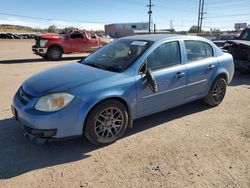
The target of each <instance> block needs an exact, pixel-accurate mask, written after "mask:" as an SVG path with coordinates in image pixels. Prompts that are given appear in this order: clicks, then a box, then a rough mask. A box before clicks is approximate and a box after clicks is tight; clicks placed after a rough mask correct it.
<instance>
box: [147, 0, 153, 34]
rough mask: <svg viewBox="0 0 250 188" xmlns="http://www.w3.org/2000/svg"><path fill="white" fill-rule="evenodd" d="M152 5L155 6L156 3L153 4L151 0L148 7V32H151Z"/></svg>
mask: <svg viewBox="0 0 250 188" xmlns="http://www.w3.org/2000/svg"><path fill="white" fill-rule="evenodd" d="M152 6H154V5H152V2H151V0H149V5H147V7H148V33H150V32H151V14H152V13H153V12H152Z"/></svg>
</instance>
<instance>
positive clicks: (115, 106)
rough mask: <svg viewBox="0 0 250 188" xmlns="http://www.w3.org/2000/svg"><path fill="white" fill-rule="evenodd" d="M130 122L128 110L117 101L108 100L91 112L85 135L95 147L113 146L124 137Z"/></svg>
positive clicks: (85, 127)
mask: <svg viewBox="0 0 250 188" xmlns="http://www.w3.org/2000/svg"><path fill="white" fill-rule="evenodd" d="M128 122H129V116H128V111H127V108H126V107H125V106H124V105H123V104H122V103H121V102H119V101H117V100H106V101H103V102H101V103H99V104H97V105H96V106H95V107H94V108H93V109H92V110H91V111H90V113H89V115H88V117H87V120H86V123H85V126H84V134H85V136H86V138H87V139H88V140H89V141H90V142H92V143H93V144H95V145H107V144H111V143H113V142H115V141H116V140H118V139H119V138H121V137H122V136H123V134H124V132H125V130H126V129H127V127H128Z"/></svg>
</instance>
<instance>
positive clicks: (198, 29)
mask: <svg viewBox="0 0 250 188" xmlns="http://www.w3.org/2000/svg"><path fill="white" fill-rule="evenodd" d="M200 19H201V0H199V12H198V26H197V34H198V33H199V31H200Z"/></svg>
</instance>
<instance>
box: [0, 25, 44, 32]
mask: <svg viewBox="0 0 250 188" xmlns="http://www.w3.org/2000/svg"><path fill="white" fill-rule="evenodd" d="M0 32H12V33H37V32H38V33H46V32H47V29H39V28H31V27H26V26H20V25H8V24H0Z"/></svg>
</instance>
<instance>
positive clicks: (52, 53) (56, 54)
mask: <svg viewBox="0 0 250 188" xmlns="http://www.w3.org/2000/svg"><path fill="white" fill-rule="evenodd" d="M62 53H63V52H62V50H61V48H59V47H57V46H53V47H50V48H49V49H48V52H47V56H48V59H49V60H52V61H58V60H60V59H61V58H62Z"/></svg>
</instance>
